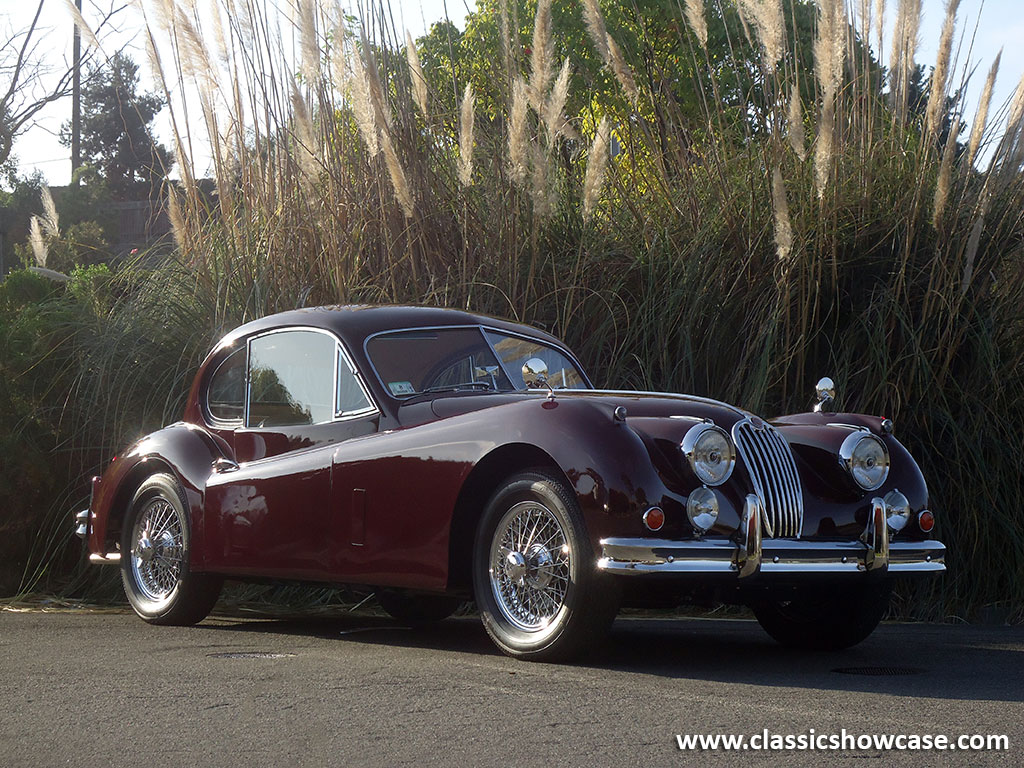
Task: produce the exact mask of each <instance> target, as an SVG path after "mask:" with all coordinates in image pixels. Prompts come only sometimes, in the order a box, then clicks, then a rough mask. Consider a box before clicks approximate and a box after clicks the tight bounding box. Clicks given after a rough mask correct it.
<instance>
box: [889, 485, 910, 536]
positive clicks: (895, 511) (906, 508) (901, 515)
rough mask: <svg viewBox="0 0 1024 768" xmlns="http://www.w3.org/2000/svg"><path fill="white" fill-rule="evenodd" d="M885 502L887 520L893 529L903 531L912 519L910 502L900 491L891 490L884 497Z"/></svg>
mask: <svg viewBox="0 0 1024 768" xmlns="http://www.w3.org/2000/svg"><path fill="white" fill-rule="evenodd" d="M882 501H884V502H885V522H886V523H888V524H889V528H890V530H892V531H902V530H903V526H905V525H906V524H907V521H909V520H910V502H909V501H907V497H906V496H904V495H903V494H902V493H900V492H899V491H889V492H888V493H887V494H885V498H884V499H882Z"/></svg>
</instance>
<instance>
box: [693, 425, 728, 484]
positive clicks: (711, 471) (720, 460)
mask: <svg viewBox="0 0 1024 768" xmlns="http://www.w3.org/2000/svg"><path fill="white" fill-rule="evenodd" d="M680 447H681V448H682V451H683V454H684V455H685V456H686V458H687V460H688V461H689V462H690V467H691V468H692V469H693V473H694V474H695V475H697V478H698V479H699V480H700V481H701V482H702V483H705V484H706V485H721V484H722V483H724V482H725V481H726V480H728V479H729V476H730V475H731V474H732V470H733V467H734V466H735V465H736V451H735V450H734V449H733V447H732V441H731V440H729V435H727V434H726V432H725V430H724V429H722V428H721V427H717V426H715V425H714V424H708V423H707V422H704V423H702V424H697V425H696V426H694V427H691V428H690V429H689V431H687V433H686V434H685V435H684V436H683V442H682V443H681V445H680Z"/></svg>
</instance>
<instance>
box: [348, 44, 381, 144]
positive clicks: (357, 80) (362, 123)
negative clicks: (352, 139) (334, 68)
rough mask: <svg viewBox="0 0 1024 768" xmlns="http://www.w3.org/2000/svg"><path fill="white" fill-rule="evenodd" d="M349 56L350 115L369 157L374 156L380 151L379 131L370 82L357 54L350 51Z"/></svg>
mask: <svg viewBox="0 0 1024 768" xmlns="http://www.w3.org/2000/svg"><path fill="white" fill-rule="evenodd" d="M343 55H344V54H343ZM351 56H352V60H351V61H350V62H349V66H348V68H347V69H348V72H349V78H348V90H349V95H350V96H351V99H352V117H353V118H355V121H356V127H357V128H358V129H359V134H360V135H361V136H362V137H363V143H364V144H366V150H367V151H368V152H369V153H370V157H376V156H377V153H378V152H380V132H379V131H378V129H377V121H376V119H375V118H374V107H373V104H372V99H371V96H370V83H369V79H368V78H367V76H366V69H365V67H364V66H363V63H362V60H361V58H360V57H359V54H358V53H357V52H355V51H352V52H351Z"/></svg>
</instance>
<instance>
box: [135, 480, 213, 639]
mask: <svg viewBox="0 0 1024 768" xmlns="http://www.w3.org/2000/svg"><path fill="white" fill-rule="evenodd" d="M189 534H190V530H189V516H188V505H187V503H186V501H185V495H184V492H183V491H182V490H181V487H180V485H179V484H178V482H177V481H176V479H175V478H174V477H172V476H171V475H167V474H164V473H157V474H153V475H150V476H149V477H148V478H146V479H145V480H143V482H142V484H141V485H140V486H139V487H138V489H137V490H136V491H135V497H134V498H133V499H132V502H131V504H130V505H129V507H128V510H127V511H126V513H125V517H124V522H123V525H122V528H121V553H122V554H121V583H122V584H123V585H124V593H125V596H126V597H127V598H128V602H129V603H131V606H132V608H133V609H134V610H135V612H136V613H137V614H138V615H139V616H141V617H142V618H143V619H144V620H146V621H148V622H150V623H151V624H174V625H178V626H190V625H192V624H195V623H197V622H199V621H202V620H203V619H204V618H205V617H206V615H207V614H208V613H209V612H210V610H211V609H212V608H213V605H214V603H216V602H217V596H218V595H219V594H220V588H221V584H222V582H223V578H222V577H221V576H219V575H217V574H209V573H193V572H192V569H191V568H190V565H189V545H190V543H191V539H190V536H189Z"/></svg>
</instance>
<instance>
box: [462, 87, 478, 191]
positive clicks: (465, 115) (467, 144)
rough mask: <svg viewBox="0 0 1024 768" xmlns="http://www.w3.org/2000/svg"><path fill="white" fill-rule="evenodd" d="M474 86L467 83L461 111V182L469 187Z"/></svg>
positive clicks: (471, 175) (471, 177)
mask: <svg viewBox="0 0 1024 768" xmlns="http://www.w3.org/2000/svg"><path fill="white" fill-rule="evenodd" d="M475 102H476V97H475V96H474V95H473V84H472V83H466V91H465V93H463V95H462V107H461V109H460V110H459V181H460V182H461V183H462V186H464V187H468V186H470V185H471V184H472V183H473V105H474V103H475Z"/></svg>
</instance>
